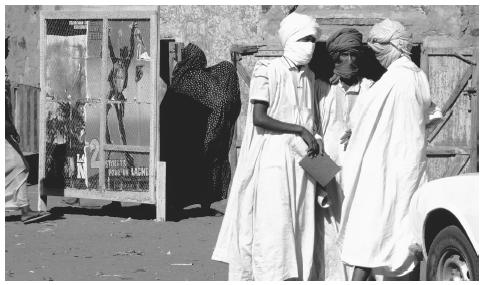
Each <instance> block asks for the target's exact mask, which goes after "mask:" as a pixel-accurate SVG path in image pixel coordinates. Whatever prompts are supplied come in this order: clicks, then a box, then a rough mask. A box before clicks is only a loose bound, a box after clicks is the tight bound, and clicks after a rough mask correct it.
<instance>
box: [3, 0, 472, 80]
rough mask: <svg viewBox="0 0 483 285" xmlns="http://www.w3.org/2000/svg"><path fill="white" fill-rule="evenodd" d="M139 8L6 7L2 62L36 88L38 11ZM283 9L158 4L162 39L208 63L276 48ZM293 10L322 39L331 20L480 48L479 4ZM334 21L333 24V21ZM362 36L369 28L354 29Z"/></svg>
mask: <svg viewBox="0 0 483 285" xmlns="http://www.w3.org/2000/svg"><path fill="white" fill-rule="evenodd" d="M139 8H142V6H137V7H134V6H122V7H115V8H113V7H112V6H110V7H106V6H11V5H10V6H5V34H6V36H10V46H11V51H10V56H9V58H8V59H7V61H6V65H7V68H8V71H9V74H10V76H11V78H12V80H13V81H15V82H19V83H24V84H29V85H34V86H38V85H39V62H40V59H39V11H40V10H41V9H48V10H62V9H83V10H88V9H123V10H132V9H139ZM283 8H284V7H282V6H267V5H264V6H261V5H259V6H160V36H161V37H164V38H174V39H176V40H177V41H181V42H185V43H188V42H193V43H195V44H197V45H199V46H200V47H201V48H202V49H203V50H204V51H205V53H206V55H207V59H208V64H209V65H211V64H214V63H216V62H219V61H221V60H229V59H230V56H229V48H230V46H231V45H232V44H234V43H238V44H260V43H268V44H275V45H278V40H277V38H276V34H277V33H276V32H277V30H278V25H279V23H280V20H281V19H282V18H283V16H284V13H283V12H284V11H283ZM296 11H297V12H301V13H306V14H310V15H312V16H314V17H316V18H319V19H322V25H321V27H322V31H323V33H322V36H321V39H325V38H327V37H328V36H329V34H330V33H331V32H333V31H335V30H336V29H338V28H340V27H341V25H337V24H336V25H334V24H330V23H331V20H330V19H331V18H332V19H333V18H350V19H356V20H357V19H368V18H370V19H379V18H381V19H382V18H385V17H389V18H392V19H396V20H400V21H401V22H403V23H404V24H405V25H407V26H408V28H409V29H410V30H411V31H412V32H413V34H414V38H415V39H416V40H417V41H421V42H422V41H426V42H431V41H437V42H439V43H440V44H439V45H441V42H442V41H443V42H447V43H448V45H450V46H455V45H458V46H477V45H478V34H479V31H478V7H477V6H414V5H413V6H357V5H345V6H335V5H332V6H322V5H319V6H299V7H298V8H297V10H296ZM332 21H333V20H332ZM357 28H359V29H360V30H361V31H362V32H363V33H364V35H365V36H367V32H368V31H369V29H370V25H367V26H358V27H357Z"/></svg>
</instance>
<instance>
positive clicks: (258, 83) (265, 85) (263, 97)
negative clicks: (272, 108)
mask: <svg viewBox="0 0 483 285" xmlns="http://www.w3.org/2000/svg"><path fill="white" fill-rule="evenodd" d="M249 99H250V102H251V103H253V101H263V102H267V103H269V104H270V91H269V80H268V61H263V60H260V61H258V62H257V63H256V64H255V67H254V68H253V73H252V78H251V82H250V94H249Z"/></svg>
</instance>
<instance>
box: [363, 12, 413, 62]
mask: <svg viewBox="0 0 483 285" xmlns="http://www.w3.org/2000/svg"><path fill="white" fill-rule="evenodd" d="M411 39H412V35H411V33H410V32H409V31H407V30H406V28H405V27H404V26H403V25H402V24H401V23H399V22H397V21H392V20H389V19H385V20H384V21H382V22H380V23H378V24H375V25H374V27H372V29H371V31H370V32H369V38H368V45H369V46H370V47H371V48H372V49H373V50H374V52H375V53H376V57H377V59H378V60H379V61H380V62H381V64H382V65H383V66H384V67H388V66H389V65H390V64H391V63H392V62H393V61H394V60H396V59H398V58H399V57H401V56H407V57H409V55H410V54H411V47H412V42H411Z"/></svg>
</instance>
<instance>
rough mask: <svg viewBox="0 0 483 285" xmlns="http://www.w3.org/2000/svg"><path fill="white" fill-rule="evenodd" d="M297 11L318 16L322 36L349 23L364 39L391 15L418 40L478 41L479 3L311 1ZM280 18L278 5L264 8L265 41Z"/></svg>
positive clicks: (466, 43) (473, 43)
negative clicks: (377, 3) (337, 2)
mask: <svg viewBox="0 0 483 285" xmlns="http://www.w3.org/2000/svg"><path fill="white" fill-rule="evenodd" d="M296 11H297V12H299V13H304V14H308V15H311V16H313V17H315V18H317V19H318V22H319V24H320V25H321V29H322V35H321V38H320V39H321V40H325V39H327V38H328V37H329V35H330V34H331V33H332V32H334V31H336V30H337V29H339V28H342V27H344V26H347V25H348V23H350V24H349V25H353V26H354V27H356V28H357V29H359V30H360V31H361V32H362V33H363V34H364V39H365V38H366V37H367V34H368V32H369V30H370V28H371V27H372V25H373V23H374V22H379V21H381V20H382V19H384V18H390V19H393V20H397V21H400V22H401V23H403V24H404V25H405V26H406V27H407V28H408V29H409V30H410V31H411V32H412V33H413V38H414V40H415V41H418V42H423V41H424V40H427V38H428V37H429V38H431V37H432V38H438V39H444V38H446V39H447V40H448V41H451V42H452V45H453V46H454V45H455V44H456V45H459V46H477V45H478V33H479V31H478V6H457V5H454V6H422V5H392V6H389V5H388V6H373V5H331V6H328V5H326V6H322V5H318V6H315V5H313V6H299V7H298V8H297V9H296ZM282 18H283V14H282V13H280V9H279V8H278V7H274V8H271V9H268V11H267V12H266V14H265V16H264V17H263V28H262V32H263V37H264V38H265V40H266V41H267V42H271V43H275V44H278V42H277V39H276V32H277V30H278V24H279V23H280V21H281V20H282ZM341 19H344V20H341Z"/></svg>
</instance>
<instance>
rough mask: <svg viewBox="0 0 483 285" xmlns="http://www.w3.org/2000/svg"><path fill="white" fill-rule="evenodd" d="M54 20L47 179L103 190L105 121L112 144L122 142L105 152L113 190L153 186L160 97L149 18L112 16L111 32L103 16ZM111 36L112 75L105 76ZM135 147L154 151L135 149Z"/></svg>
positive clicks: (49, 30) (49, 46) (50, 26)
mask: <svg viewBox="0 0 483 285" xmlns="http://www.w3.org/2000/svg"><path fill="white" fill-rule="evenodd" d="M46 24H47V27H46V58H45V86H46V87H47V88H46V97H47V99H48V100H47V102H46V109H47V112H46V113H47V117H48V118H47V147H46V164H45V165H46V178H45V184H46V186H52V187H57V188H65V187H70V188H75V189H99V171H101V168H102V161H101V160H100V159H101V150H102V148H101V141H102V140H101V138H100V133H101V132H100V130H101V128H104V129H105V134H106V136H105V144H106V145H112V146H121V149H120V150H118V149H119V148H116V150H115V151H114V150H112V148H110V149H111V150H106V151H105V162H104V165H105V189H106V190H108V191H148V190H149V171H150V170H149V143H150V118H151V100H152V97H153V95H152V94H150V92H151V91H150V90H151V89H150V87H151V84H152V81H151V78H150V74H151V72H150V68H151V57H150V55H149V51H150V42H149V35H150V32H149V28H150V26H149V20H135V21H133V20H109V21H108V32H107V34H104V33H103V21H102V20H69V19H55V20H46ZM104 37H107V38H108V50H107V52H106V55H105V56H107V62H108V63H107V67H106V68H107V70H106V74H107V80H106V81H107V82H102V79H101V74H102V62H103V61H102V58H103V54H102V41H103V38H104ZM103 85H105V86H104V87H105V88H104V89H103ZM102 90H106V92H105V94H102ZM103 96H104V97H105V99H106V101H107V104H106V106H105V108H103V107H104V106H103V104H102V99H103V98H102V97H103ZM101 116H105V118H106V124H105V125H101ZM133 146H135V147H145V148H144V149H146V151H144V150H142V151H139V150H136V151H131V150H129V147H133ZM123 147H124V149H126V150H123V149H122V148H123Z"/></svg>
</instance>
